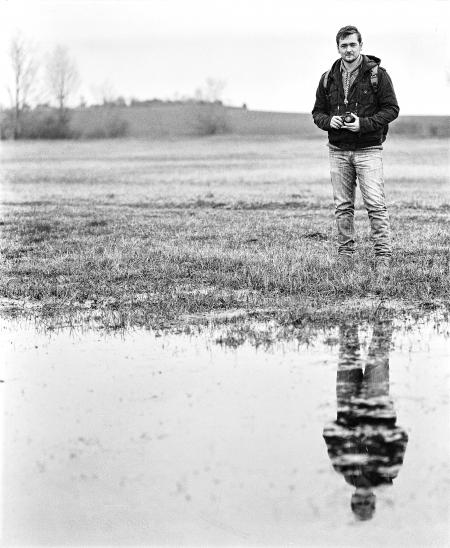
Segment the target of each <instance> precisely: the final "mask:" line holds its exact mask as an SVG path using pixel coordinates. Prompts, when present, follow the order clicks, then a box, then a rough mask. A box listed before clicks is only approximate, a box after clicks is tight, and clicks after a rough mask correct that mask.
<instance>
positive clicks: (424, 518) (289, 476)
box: [0, 321, 449, 546]
mask: <svg viewBox="0 0 450 548" xmlns="http://www.w3.org/2000/svg"><path fill="white" fill-rule="evenodd" d="M448 336H449V324H448V323H444V322H441V323H439V322H436V321H433V322H432V321H429V322H422V323H419V324H414V325H413V324H407V323H403V324H400V323H399V322H394V323H392V322H388V321H385V322H382V323H377V324H375V325H364V326H358V325H356V324H353V325H352V324H347V325H345V326H341V328H337V329H332V330H328V331H325V332H323V333H321V334H320V335H319V336H318V337H317V338H315V339H312V340H311V339H310V340H309V342H308V344H306V343H299V342H293V341H291V342H288V343H282V342H278V343H276V344H274V345H272V346H270V348H268V349H263V348H255V347H254V346H251V345H250V344H248V343H243V344H240V345H239V346H238V347H237V348H230V347H228V346H225V345H220V344H217V343H216V342H215V341H217V340H223V339H224V337H226V334H223V333H222V334H220V333H219V332H208V331H204V332H202V333H200V334H199V335H197V336H189V335H164V336H156V335H155V334H153V333H151V332H148V331H145V330H142V331H139V330H136V331H131V332H126V333H125V334H107V333H101V332H99V331H86V332H81V331H76V330H75V331H70V330H68V329H62V330H60V331H57V332H43V333H39V332H37V331H36V330H35V329H34V328H33V326H31V325H27V324H24V323H15V322H11V321H2V323H1V324H0V344H1V348H2V358H3V359H2V361H3V364H2V373H1V379H2V380H3V381H4V382H3V383H1V384H0V392H1V394H2V402H3V403H2V405H3V422H2V438H3V470H2V487H3V489H2V492H3V514H2V520H3V523H2V529H3V542H4V544H6V545H13V544H16V545H37V544H47V545H63V544H64V545H65V544H72V545H93V544H97V545H99V544H101V545H113V544H122V545H138V544H146V545H161V544H165V545H167V544H169V545H217V544H221V545H258V544H259V545H288V544H294V545H301V546H325V545H329V546H356V545H358V546H360V545H361V543H363V544H364V545H365V546H381V545H383V546H399V545H413V546H429V545H433V546H441V545H442V546H443V545H448V541H449V529H448V525H447V519H448V510H449V507H448V489H449V473H448V472H449V465H448V449H449V444H448V417H449V409H448V407H449V396H448V388H449V372H448V340H449V339H448Z"/></svg>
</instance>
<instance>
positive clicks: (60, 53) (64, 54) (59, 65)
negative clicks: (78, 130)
mask: <svg viewBox="0 0 450 548" xmlns="http://www.w3.org/2000/svg"><path fill="white" fill-rule="evenodd" d="M47 84H48V89H49V92H50V94H51V96H52V99H54V100H55V102H56V103H57V105H58V108H59V111H60V116H61V117H63V116H64V113H65V110H66V108H67V101H68V99H69V97H70V95H71V94H73V93H74V92H75V91H76V90H77V89H78V86H79V84H80V79H79V76H78V69H77V66H76V63H75V61H74V60H73V59H72V58H71V57H70V55H69V51H68V49H67V48H66V47H64V46H56V47H55V49H54V50H53V51H52V53H51V54H50V56H49V59H48V63H47Z"/></svg>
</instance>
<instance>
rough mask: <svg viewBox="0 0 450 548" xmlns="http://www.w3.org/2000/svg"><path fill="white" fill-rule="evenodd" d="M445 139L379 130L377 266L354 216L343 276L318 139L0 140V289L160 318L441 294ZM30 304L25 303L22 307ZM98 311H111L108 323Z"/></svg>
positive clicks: (407, 302)
mask: <svg viewBox="0 0 450 548" xmlns="http://www.w3.org/2000/svg"><path fill="white" fill-rule="evenodd" d="M447 169H448V168H447V162H446V146H445V142H442V141H438V140H436V141H426V142H419V141H406V140H403V141H396V140H391V141H390V142H389V144H388V146H387V147H386V151H385V172H386V178H387V182H386V194H387V199H388V203H389V209H390V214H391V219H392V225H393V231H394V257H393V264H392V269H391V272H390V276H389V278H388V279H386V280H379V279H377V278H376V276H375V274H374V272H373V269H372V246H371V243H370V240H369V234H368V221H367V218H366V213H365V211H364V210H363V209H362V208H361V203H359V209H358V211H357V222H356V225H357V232H358V236H359V248H358V260H357V265H356V268H355V270H354V272H353V273H350V274H348V273H344V272H342V271H340V270H338V269H337V268H336V266H335V262H334V261H335V241H334V219H333V211H332V201H331V190H330V184H329V175H328V168H327V149H326V147H325V146H324V145H322V144H319V143H318V142H317V141H315V142H309V141H305V140H268V139H260V140H244V139H240V140H231V139H227V138H223V137H222V138H211V139H207V140H190V141H179V140H178V141H166V142H162V141H158V142H149V141H122V142H118V141H116V142H109V141H107V142H105V141H103V142H96V143H90V144H86V143H34V144H27V143H16V144H15V143H7V144H6V146H4V147H3V162H2V181H3V183H2V226H1V229H2V243H1V252H2V257H3V261H2V277H1V280H2V281H1V282H0V295H1V296H2V297H4V298H7V299H14V300H16V301H17V300H18V301H20V302H22V303H27V307H23V306H21V305H20V306H17V305H15V306H14V309H15V310H16V311H19V312H20V310H28V313H29V311H30V310H33V313H34V314H37V315H38V316H40V317H42V316H44V315H48V314H51V315H52V316H53V317H55V318H61V319H62V318H67V315H69V316H70V315H73V314H75V313H76V312H77V311H79V310H86V309H89V310H91V311H93V313H95V314H97V315H98V317H99V318H100V321H103V322H104V323H105V324H108V323H111V321H113V322H114V323H115V324H117V325H121V326H124V325H140V324H145V325H153V326H155V325H162V324H163V325H167V324H169V323H172V324H178V325H180V323H183V322H186V321H188V320H186V318H188V317H190V318H192V317H193V316H195V317H197V318H198V317H202V316H204V315H207V314H211V313H212V312H214V311H228V310H231V309H242V310H245V311H247V313H249V314H260V315H263V316H272V317H273V316H275V317H276V318H278V319H283V320H287V321H294V322H295V321H296V322H299V321H303V320H302V318H303V319H308V320H311V321H315V322H323V321H324V320H330V319H331V320H333V318H334V319H335V320H338V319H339V318H342V316H343V315H349V316H352V317H354V316H359V317H367V316H368V315H370V314H371V313H373V311H374V309H376V308H377V307H378V306H379V305H380V302H383V303H384V305H385V306H389V303H391V305H392V306H394V305H395V308H396V309H397V310H400V309H409V310H411V309H414V308H415V309H417V310H419V309H423V308H424V307H425V308H430V307H436V306H440V305H441V304H442V303H444V302H445V301H447V302H448V297H449V291H448V273H449V252H448V244H449V238H448V234H447V232H446V231H445V228H444V227H445V223H446V222H448V216H449V209H450V208H449V199H448V198H449V196H448V172H447ZM30 306H31V308H30ZM111 318H113V320H111Z"/></svg>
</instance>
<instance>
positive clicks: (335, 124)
mask: <svg viewBox="0 0 450 548" xmlns="http://www.w3.org/2000/svg"><path fill="white" fill-rule="evenodd" d="M343 125H344V122H343V121H342V118H341V117H340V116H333V118H331V121H330V126H331V127H332V128H333V129H341V127H342V126H343Z"/></svg>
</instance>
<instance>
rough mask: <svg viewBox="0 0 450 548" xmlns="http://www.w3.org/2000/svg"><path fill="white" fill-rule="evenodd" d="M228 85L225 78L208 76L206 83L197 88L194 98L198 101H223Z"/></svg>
mask: <svg viewBox="0 0 450 548" xmlns="http://www.w3.org/2000/svg"><path fill="white" fill-rule="evenodd" d="M226 85H227V84H226V82H225V80H219V79H216V78H211V77H210V78H207V79H206V81H205V83H204V85H203V86H202V87H199V88H197V89H196V90H195V92H194V98H195V100H196V101H206V102H208V103H217V102H221V101H222V95H223V92H224V89H225V88H226Z"/></svg>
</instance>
